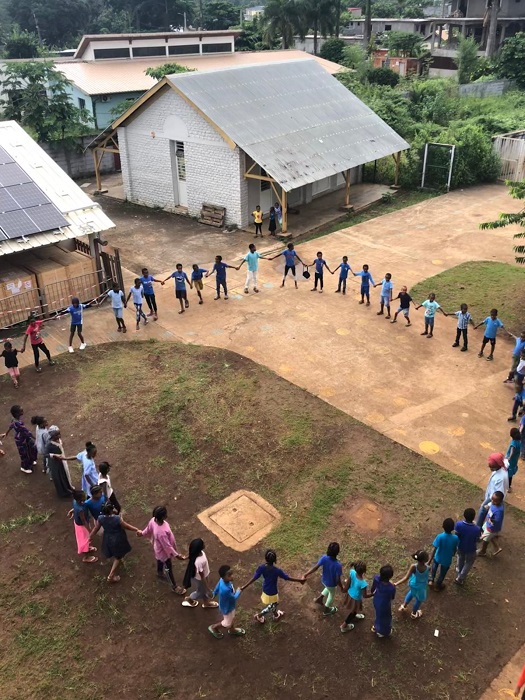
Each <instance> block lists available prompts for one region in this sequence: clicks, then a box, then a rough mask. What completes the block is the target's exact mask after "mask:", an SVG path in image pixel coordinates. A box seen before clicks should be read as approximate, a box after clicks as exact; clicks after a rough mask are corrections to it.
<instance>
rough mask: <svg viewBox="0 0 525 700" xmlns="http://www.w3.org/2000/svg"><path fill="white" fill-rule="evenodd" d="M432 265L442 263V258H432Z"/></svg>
mask: <svg viewBox="0 0 525 700" xmlns="http://www.w3.org/2000/svg"><path fill="white" fill-rule="evenodd" d="M432 265H443V260H439V259H437V260H432Z"/></svg>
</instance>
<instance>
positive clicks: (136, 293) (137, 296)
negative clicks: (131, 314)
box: [126, 277, 148, 331]
mask: <svg viewBox="0 0 525 700" xmlns="http://www.w3.org/2000/svg"><path fill="white" fill-rule="evenodd" d="M131 296H132V297H133V303H134V304H135V309H136V310H137V327H136V329H135V330H137V331H138V330H139V328H140V319H141V318H142V319H143V321H144V325H146V323H147V322H148V319H147V318H146V314H145V313H144V311H142V302H143V301H144V287H143V286H142V282H141V281H140V277H137V278H136V279H135V284H134V285H133V287H130V290H129V294H128V296H127V298H126V304H127V303H128V301H129V298H130V297H131Z"/></svg>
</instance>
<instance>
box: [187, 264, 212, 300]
mask: <svg viewBox="0 0 525 700" xmlns="http://www.w3.org/2000/svg"><path fill="white" fill-rule="evenodd" d="M191 267H192V271H191V282H190V289H192V288H193V287H195V290H196V291H197V296H198V297H199V304H204V299H203V298H202V294H201V292H202V290H203V289H204V284H203V282H202V277H203V275H205V274H206V273H207V272H208V270H204V269H203V268H202V267H199V266H198V265H197V264H196V263H194V264H193V265H192V266H191Z"/></svg>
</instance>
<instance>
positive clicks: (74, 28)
mask: <svg viewBox="0 0 525 700" xmlns="http://www.w3.org/2000/svg"><path fill="white" fill-rule="evenodd" d="M7 10H8V12H9V16H10V17H11V20H12V21H13V22H14V23H16V24H17V25H19V26H20V28H21V29H22V30H25V31H27V32H35V31H36V32H37V34H39V35H40V36H41V37H42V41H43V42H45V43H46V44H47V45H48V46H62V47H65V46H67V45H68V44H70V43H71V44H75V43H76V42H77V40H78V37H79V35H80V34H82V31H83V29H84V28H85V27H86V26H87V24H88V22H89V19H90V7H89V4H88V3H87V2H85V1H84V0H53V1H52V2H51V1H50V0H8V1H7Z"/></svg>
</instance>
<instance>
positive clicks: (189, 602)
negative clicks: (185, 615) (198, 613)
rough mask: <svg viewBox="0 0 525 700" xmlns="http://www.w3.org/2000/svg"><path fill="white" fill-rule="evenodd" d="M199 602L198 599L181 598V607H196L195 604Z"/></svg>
mask: <svg viewBox="0 0 525 700" xmlns="http://www.w3.org/2000/svg"><path fill="white" fill-rule="evenodd" d="M198 604H199V601H198V600H189V599H188V600H183V601H182V607H183V608H196V607H197V605H198Z"/></svg>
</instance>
